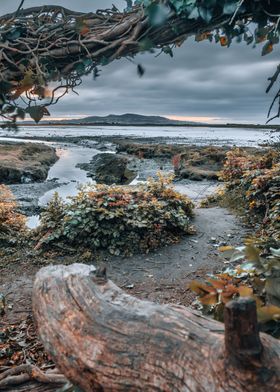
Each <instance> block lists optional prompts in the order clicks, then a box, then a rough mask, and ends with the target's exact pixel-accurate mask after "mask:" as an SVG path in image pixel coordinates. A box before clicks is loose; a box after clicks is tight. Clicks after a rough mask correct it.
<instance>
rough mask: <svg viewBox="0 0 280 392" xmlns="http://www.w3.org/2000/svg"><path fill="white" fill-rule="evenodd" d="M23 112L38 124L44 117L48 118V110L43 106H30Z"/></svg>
mask: <svg viewBox="0 0 280 392" xmlns="http://www.w3.org/2000/svg"><path fill="white" fill-rule="evenodd" d="M25 112H26V113H28V114H29V116H30V117H31V118H32V119H33V120H34V121H35V122H36V123H38V122H39V121H40V120H41V119H42V118H43V117H44V116H50V113H49V111H48V109H47V108H46V107H45V106H30V107H29V108H27V109H25Z"/></svg>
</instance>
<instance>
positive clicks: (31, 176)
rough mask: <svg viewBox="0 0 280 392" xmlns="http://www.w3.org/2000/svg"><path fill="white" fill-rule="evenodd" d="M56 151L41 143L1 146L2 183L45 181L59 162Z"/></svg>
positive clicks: (0, 175)
mask: <svg viewBox="0 0 280 392" xmlns="http://www.w3.org/2000/svg"><path fill="white" fill-rule="evenodd" d="M57 159H58V157H57V155H56V152H55V149H54V148H53V147H50V146H47V145H45V144H39V143H12V142H2V143H1V144H0V183H3V184H28V183H30V182H42V181H45V180H46V178H47V176H48V171H49V168H50V166H51V165H53V164H54V163H55V162H56V161H57Z"/></svg>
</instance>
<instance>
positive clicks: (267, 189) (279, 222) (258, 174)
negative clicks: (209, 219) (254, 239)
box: [222, 149, 280, 242]
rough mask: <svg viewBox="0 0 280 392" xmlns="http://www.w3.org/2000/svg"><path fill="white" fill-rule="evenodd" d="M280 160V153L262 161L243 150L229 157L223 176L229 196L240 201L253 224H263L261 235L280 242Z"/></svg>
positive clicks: (265, 157)
mask: <svg viewBox="0 0 280 392" xmlns="http://www.w3.org/2000/svg"><path fill="white" fill-rule="evenodd" d="M279 161H280V158H279V153H277V152H276V151H273V150H271V151H269V152H267V153H266V154H264V155H263V156H262V157H260V156H258V155H257V156H256V155H255V156H253V155H248V154H247V153H245V152H244V151H243V150H241V149H236V150H233V151H231V152H229V153H228V154H227V160H226V163H225V167H224V170H223V173H222V179H223V180H224V181H225V182H226V192H225V196H226V197H228V196H229V197H230V195H232V198H233V199H235V200H236V199H239V200H240V201H241V202H242V205H243V208H244V209H245V211H246V212H247V216H248V218H249V219H250V220H251V221H254V222H258V223H260V224H261V229H260V231H259V233H258V234H259V235H261V236H262V237H263V238H264V237H267V238H270V239H271V240H273V241H275V242H279V241H280V162H279Z"/></svg>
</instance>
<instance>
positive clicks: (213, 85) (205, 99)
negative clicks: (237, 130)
mask: <svg viewBox="0 0 280 392" xmlns="http://www.w3.org/2000/svg"><path fill="white" fill-rule="evenodd" d="M41 1H42V3H49V4H60V5H64V6H66V7H68V8H72V9H76V10H80V11H81V10H84V11H86V12H88V11H94V10H95V9H97V8H100V7H101V8H106V7H109V6H110V5H111V3H112V2H113V3H114V4H116V6H118V7H119V8H120V9H121V8H124V7H125V1H104V0H103V1H94V0H79V1H72V0H69V1H66V0H61V1H56V0H52V1H46V0H41ZM40 3H41V2H40V1H39V0H26V1H25V6H26V7H29V6H35V5H40ZM18 4H19V0H17V1H16V0H1V2H0V11H1V13H2V14H3V13H5V12H11V11H13V10H14V9H16V7H17V6H18ZM134 61H135V64H132V63H131V62H129V61H127V60H125V59H123V60H118V61H115V62H113V63H112V64H109V65H108V66H106V67H104V68H102V72H101V76H100V78H98V79H97V80H96V81H93V79H92V77H87V78H85V80H84V83H83V85H82V86H81V87H80V88H79V89H78V92H79V96H76V95H75V94H70V95H68V96H67V97H66V98H64V99H63V100H61V101H60V102H59V103H58V104H57V105H56V106H55V107H53V108H52V115H53V116H64V115H73V114H77V115H79V114H81V115H90V114H96V115H105V114H108V113H119V114H120V113H125V112H135V113H143V114H159V115H181V116H209V117H219V118H225V119H228V120H229V121H256V122H260V123H264V122H265V120H266V114H267V109H268V107H269V105H270V103H271V100H272V98H273V92H272V93H271V94H270V95H266V94H265V88H266V86H267V78H268V77H269V76H271V75H272V74H273V73H274V71H275V66H276V65H277V64H278V63H279V47H275V50H274V52H273V53H272V54H270V55H268V56H265V57H262V56H261V45H260V46H258V47H257V48H255V49H253V48H252V47H246V45H244V44H236V43H233V45H232V46H231V48H229V49H226V48H222V47H220V46H219V45H216V44H214V43H208V42H200V43H197V42H194V40H193V39H189V40H188V41H187V42H186V43H185V44H184V45H183V46H182V47H181V48H178V49H175V50H174V57H173V58H171V57H169V56H167V55H161V56H159V57H157V58H155V56H154V55H153V54H143V55H138V56H136V58H135V60H134ZM138 63H141V64H142V65H143V66H144V67H145V69H146V72H145V75H144V76H143V77H142V78H138V77H137V72H136V64H138Z"/></svg>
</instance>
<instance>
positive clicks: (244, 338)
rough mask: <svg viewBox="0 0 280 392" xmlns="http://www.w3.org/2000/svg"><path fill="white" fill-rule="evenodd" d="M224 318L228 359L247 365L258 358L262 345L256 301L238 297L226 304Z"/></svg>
mask: <svg viewBox="0 0 280 392" xmlns="http://www.w3.org/2000/svg"><path fill="white" fill-rule="evenodd" d="M224 316H225V317H224V319H225V350H226V354H227V357H228V359H229V361H232V362H239V361H240V362H242V364H243V365H244V366H249V365H250V364H251V362H253V364H254V362H255V360H260V358H261V354H262V350H263V346H262V343H261V340H260V335H259V331H258V322H257V312H256V303H255V301H254V300H253V299H252V298H240V299H239V300H238V301H231V302H229V303H228V304H227V306H226V308H225V312H224Z"/></svg>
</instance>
